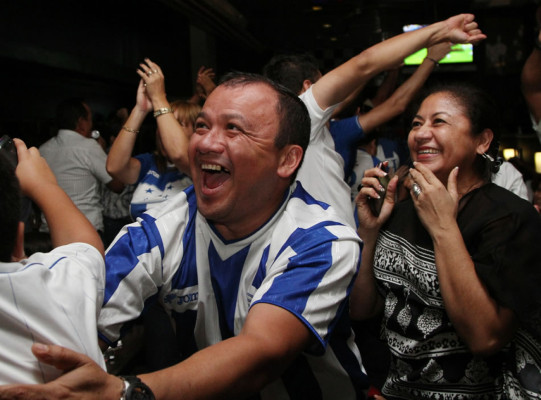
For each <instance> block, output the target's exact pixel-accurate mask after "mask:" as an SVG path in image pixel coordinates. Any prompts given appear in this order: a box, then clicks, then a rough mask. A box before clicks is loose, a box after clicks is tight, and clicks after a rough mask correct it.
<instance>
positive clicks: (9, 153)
mask: <svg viewBox="0 0 541 400" xmlns="http://www.w3.org/2000/svg"><path fill="white" fill-rule="evenodd" d="M0 152H1V153H4V155H5V156H6V158H7V159H8V160H9V162H10V163H11V165H13V168H15V167H17V163H18V162H19V160H18V158H17V148H16V147H15V143H13V140H12V139H11V138H10V137H9V136H8V135H3V136H2V137H1V138H0Z"/></svg>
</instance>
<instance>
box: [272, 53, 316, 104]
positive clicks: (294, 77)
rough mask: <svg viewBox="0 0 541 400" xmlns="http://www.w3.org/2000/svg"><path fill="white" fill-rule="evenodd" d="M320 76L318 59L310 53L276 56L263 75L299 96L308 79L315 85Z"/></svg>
mask: <svg viewBox="0 0 541 400" xmlns="http://www.w3.org/2000/svg"><path fill="white" fill-rule="evenodd" d="M319 74H320V70H319V66H318V62H317V60H316V58H315V57H313V56H312V55H310V54H308V53H305V54H280V55H276V56H274V57H272V58H271V59H270V61H269V62H268V63H267V64H266V65H265V66H264V67H263V75H265V76H266V77H267V78H269V79H271V80H273V81H275V82H278V83H280V84H281V85H284V86H285V87H287V88H288V89H289V90H291V91H292V92H294V93H295V94H297V95H298V94H299V93H300V92H301V90H302V85H303V82H304V81H305V80H306V79H308V80H310V81H311V82H312V83H315V82H316V81H317V79H318V77H319Z"/></svg>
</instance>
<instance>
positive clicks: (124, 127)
mask: <svg viewBox="0 0 541 400" xmlns="http://www.w3.org/2000/svg"><path fill="white" fill-rule="evenodd" d="M122 129H124V130H125V131H128V132H131V133H136V134H137V133H139V131H137V130H135V129H132V128H128V127H127V126H126V125H124V126H123V127H122Z"/></svg>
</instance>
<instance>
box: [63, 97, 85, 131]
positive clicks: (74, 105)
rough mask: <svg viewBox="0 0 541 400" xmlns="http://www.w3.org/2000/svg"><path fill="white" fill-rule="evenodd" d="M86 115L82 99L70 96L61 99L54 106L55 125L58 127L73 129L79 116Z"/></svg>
mask: <svg viewBox="0 0 541 400" xmlns="http://www.w3.org/2000/svg"><path fill="white" fill-rule="evenodd" d="M81 117H83V118H86V117H88V111H87V109H86V108H85V106H84V100H83V99H82V98H79V97H72V98H69V99H66V100H64V101H62V102H61V103H60V104H58V106H57V108H56V125H57V127H58V129H71V130H75V128H76V127H77V121H78V120H79V118H81Z"/></svg>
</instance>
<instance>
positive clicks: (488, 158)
mask: <svg viewBox="0 0 541 400" xmlns="http://www.w3.org/2000/svg"><path fill="white" fill-rule="evenodd" d="M481 157H483V158H486V159H487V160H489V161H490V162H494V157H492V156H491V155H490V154H487V153H483V154H481Z"/></svg>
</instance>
